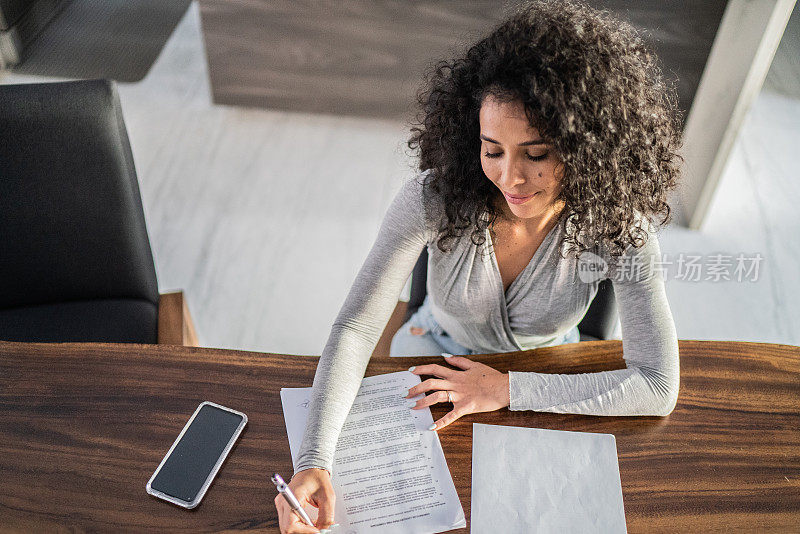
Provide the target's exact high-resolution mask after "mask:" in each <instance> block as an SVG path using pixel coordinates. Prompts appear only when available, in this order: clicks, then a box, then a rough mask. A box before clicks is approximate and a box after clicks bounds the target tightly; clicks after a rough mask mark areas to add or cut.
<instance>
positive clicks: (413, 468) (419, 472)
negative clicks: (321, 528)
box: [281, 371, 467, 534]
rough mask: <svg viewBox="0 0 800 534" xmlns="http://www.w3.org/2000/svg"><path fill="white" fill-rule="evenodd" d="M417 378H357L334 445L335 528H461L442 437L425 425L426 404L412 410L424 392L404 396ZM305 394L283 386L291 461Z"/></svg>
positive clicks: (347, 533) (403, 533) (347, 531)
mask: <svg viewBox="0 0 800 534" xmlns="http://www.w3.org/2000/svg"><path fill="white" fill-rule="evenodd" d="M419 383H420V378H419V376H417V375H415V374H413V373H410V372H408V371H400V372H397V373H389V374H385V375H378V376H371V377H367V378H365V379H364V380H363V381H362V382H361V388H360V389H359V390H358V395H357V396H356V398H355V400H354V401H353V406H352V408H351V410H350V413H349V414H348V416H347V419H346V420H345V423H344V427H343V428H342V432H341V434H340V436H339V441H338V442H337V444H336V454H335V456H334V463H333V473H332V482H333V488H334V491H335V492H336V509H335V511H334V521H335V522H336V523H339V524H340V526H339V527H337V528H336V529H334V531H333V532H337V533H342V534H366V533H370V532H380V533H385V534H395V533H396V534H434V533H436V532H445V531H448V530H452V529H455V528H463V527H465V526H466V524H467V523H466V519H465V517H464V510H463V508H462V507H461V501H460V500H459V498H458V494H457V493H456V489H455V486H454V485H453V479H452V477H451V476H450V470H449V469H448V467H447V463H446V461H445V458H444V453H443V452H442V445H441V443H440V442H439V436H438V434H437V433H436V432H435V431H431V430H428V427H430V426H431V425H432V424H433V417H432V416H431V411H430V408H423V409H421V410H411V409H410V406H411V404H412V403H411V401H412V400H418V399H420V398H422V397H423V395H418V396H417V397H414V398H413V399H405V398H403V397H404V396H405V395H406V393H408V389H409V388H411V387H413V386H414V385H416V384H419ZM310 398H311V388H283V389H281V402H282V403H283V417H284V420H285V421H286V432H287V434H288V437H289V448H290V450H291V454H292V463H293V464H294V465H297V454H298V451H299V450H300V443H301V441H302V439H303V431H304V430H305V426H306V419H307V417H308V405H309V401H310ZM308 511H309V512H312V510H308ZM313 511H316V510H313ZM312 517H315V516H313V515H312Z"/></svg>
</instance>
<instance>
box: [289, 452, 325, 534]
mask: <svg viewBox="0 0 800 534" xmlns="http://www.w3.org/2000/svg"><path fill="white" fill-rule="evenodd" d="M289 488H291V490H292V493H294V495H295V497H297V500H298V501H300V505H301V506H302V507H303V508H306V505H308V504H310V505H312V506H314V507H316V508H318V509H319V514H318V515H317V521H316V522H315V524H316V527H317V528H314V527H310V526H308V525H306V524H305V523H304V522H303V520H302V519H300V516H299V515H297V514H296V513H294V511H292V507H291V506H289V503H288V502H286V499H284V498H283V495H281V494H280V493H279V494H278V495H277V496H275V507H276V508H277V509H278V523H279V525H280V528H281V534H312V533H316V532H319V530H320V529H323V528H328V527H330V526H331V525H332V524H333V506H334V503H335V500H336V495H335V494H334V493H333V484H331V475H330V473H328V471H326V470H325V469H317V468H314V467H312V468H310V469H304V470H302V471H300V472H298V473H297V474H295V475H294V476H293V477H292V480H290V481H289Z"/></svg>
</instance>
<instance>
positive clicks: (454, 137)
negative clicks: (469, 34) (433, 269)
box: [407, 0, 683, 257]
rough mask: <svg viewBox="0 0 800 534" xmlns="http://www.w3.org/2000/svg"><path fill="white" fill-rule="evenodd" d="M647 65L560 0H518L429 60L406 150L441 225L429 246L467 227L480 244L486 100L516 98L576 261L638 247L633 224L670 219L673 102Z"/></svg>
mask: <svg viewBox="0 0 800 534" xmlns="http://www.w3.org/2000/svg"><path fill="white" fill-rule="evenodd" d="M657 63H658V60H657V58H656V56H655V55H654V54H653V53H652V52H650V51H649V50H648V49H647V48H646V47H645V44H644V42H643V40H642V38H641V37H640V36H639V34H638V32H637V30H636V29H635V28H634V27H633V26H631V25H630V24H628V23H625V22H622V21H620V20H618V19H616V18H615V17H613V16H612V15H611V14H610V13H609V12H608V11H605V10H603V11H601V10H597V9H594V8H592V7H590V6H588V5H586V4H583V3H580V2H574V1H569V0H565V1H558V2H552V1H534V2H529V3H526V4H524V5H523V6H521V7H520V8H519V9H518V10H517V11H516V12H515V13H514V14H513V15H512V16H511V18H509V19H508V20H506V21H505V22H503V23H502V24H500V25H499V26H497V27H496V28H495V29H494V30H493V31H492V32H491V33H490V34H489V35H488V36H487V37H485V38H483V39H481V40H480V41H479V42H478V43H476V44H474V45H473V46H471V47H470V48H469V49H468V50H467V51H466V54H464V55H463V56H462V57H458V58H456V59H454V60H452V61H440V62H438V63H436V64H435V65H433V66H432V68H431V70H430V71H429V72H428V74H427V75H426V83H425V84H424V85H423V87H422V88H421V89H420V91H419V92H418V94H417V99H418V104H419V106H420V112H419V114H418V115H417V117H416V122H414V123H413V124H412V128H411V137H410V139H409V141H408V143H407V144H408V147H409V148H410V149H411V150H412V153H413V152H415V151H418V152H419V170H420V171H426V170H428V169H430V170H431V172H430V173H429V174H430V176H429V179H428V180H427V181H426V184H425V191H426V195H425V197H426V200H427V201H428V202H426V204H427V205H429V206H436V208H435V209H436V210H437V217H436V219H437V220H439V221H441V222H440V228H439V238H438V241H437V242H438V246H439V248H440V250H442V251H447V250H449V246H448V245H447V243H448V242H450V241H451V240H452V239H454V238H456V237H460V236H461V235H463V232H464V231H465V230H468V229H469V228H472V235H471V239H472V242H473V243H475V244H476V245H482V244H483V243H484V242H485V240H486V238H485V230H486V228H487V227H489V226H490V225H492V224H493V223H494V221H495V219H497V218H498V217H502V213H501V212H500V209H499V208H498V207H497V204H496V203H495V201H496V198H497V197H498V196H499V194H500V193H499V191H497V190H496V188H495V187H494V185H493V184H492V183H491V182H490V181H489V180H488V179H487V178H486V176H484V174H483V170H482V168H481V162H480V139H479V134H480V123H479V120H478V116H479V111H480V108H481V104H482V102H483V100H484V98H486V97H487V96H492V97H494V98H496V99H497V100H498V101H501V102H509V101H517V100H519V101H521V102H522V104H523V105H524V108H525V113H526V116H527V118H528V121H529V123H530V125H531V126H533V127H535V128H537V129H538V130H539V133H540V134H541V136H542V137H543V138H545V139H546V140H547V141H548V142H550V143H552V144H553V148H554V149H555V151H556V154H557V156H558V160H559V162H560V163H559V167H560V170H561V171H562V174H561V176H562V178H561V180H562V192H561V194H560V196H559V197H558V199H557V200H563V201H564V209H565V210H566V211H565V212H562V213H565V215H566V216H567V219H566V220H567V222H568V223H569V224H567V233H566V236H565V241H566V242H567V245H568V246H567V249H568V250H569V251H571V252H573V253H575V256H576V257H577V256H579V255H580V254H581V253H582V252H583V251H584V250H588V249H590V248H591V247H595V246H597V245H598V244H601V243H602V244H604V245H605V247H606V249H607V250H608V251H609V252H610V253H611V254H612V255H614V256H619V255H621V254H622V253H623V252H624V249H625V248H626V247H628V246H629V245H632V246H633V247H635V248H639V247H641V246H643V245H644V243H645V242H646V240H647V233H646V231H645V229H644V228H642V226H641V225H642V224H643V223H644V222H645V219H646V221H649V222H650V223H653V224H656V218H657V217H658V216H659V215H660V216H661V220H660V223H661V224H666V223H668V222H669V221H670V219H671V214H670V208H669V205H668V204H667V194H668V192H669V190H671V189H674V188H675V187H676V185H677V180H678V176H679V173H680V169H679V167H680V162H679V160H680V161H681V162H682V161H683V158H681V156H680V155H679V154H678V153H677V150H678V149H679V148H680V145H681V116H680V112H679V111H678V108H677V95H676V92H675V88H674V85H673V84H672V83H668V82H667V81H665V79H664V78H663V76H662V74H661V69H660V67H659V66H658V64H657ZM431 201H432V202H431ZM637 212H638V213H639V214H640V215H641V218H640V219H639V221H638V223H639V224H637V215H636V213H637Z"/></svg>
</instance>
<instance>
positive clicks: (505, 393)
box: [499, 373, 511, 408]
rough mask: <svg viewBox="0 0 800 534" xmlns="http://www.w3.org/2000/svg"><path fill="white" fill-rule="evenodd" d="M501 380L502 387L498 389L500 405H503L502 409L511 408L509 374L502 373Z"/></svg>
mask: <svg viewBox="0 0 800 534" xmlns="http://www.w3.org/2000/svg"><path fill="white" fill-rule="evenodd" d="M502 379H503V387H502V388H500V391H501V392H502V396H501V398H500V399H499V400H500V403H501V404H502V405H503V408H506V407H508V406H511V374H510V373H502Z"/></svg>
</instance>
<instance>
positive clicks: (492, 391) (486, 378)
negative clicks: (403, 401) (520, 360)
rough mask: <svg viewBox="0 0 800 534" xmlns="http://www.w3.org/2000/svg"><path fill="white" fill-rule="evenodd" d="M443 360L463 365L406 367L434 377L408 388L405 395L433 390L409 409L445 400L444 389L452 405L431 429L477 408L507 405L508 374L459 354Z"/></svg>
mask: <svg viewBox="0 0 800 534" xmlns="http://www.w3.org/2000/svg"><path fill="white" fill-rule="evenodd" d="M445 361H446V362H447V363H449V364H451V365H454V366H456V367H459V368H461V369H463V371H459V370H457V369H451V368H449V367H443V366H441V365H436V364H429V365H418V366H416V367H412V368H411V369H409V370H410V371H411V372H412V373H414V374H415V375H432V376H435V377H436V378H429V379H427V380H423V381H422V382H420V383H419V384H417V385H416V386H414V387H412V388H411V389H409V390H408V395H406V398H407V399H408V398H411V397H415V396H417V395H419V394H420V393H426V392H429V391H432V392H433V393H430V394H429V395H427V396H426V397H425V398H422V399H420V400H418V401H417V404H416V405H415V406H413V407H412V408H411V409H412V410H419V409H421V408H425V407H426V406H431V405H433V404H436V403H437V402H448V399H447V392H448V391H449V392H450V398H451V399H452V402H453V409H452V410H451V411H450V412H448V413H447V414H446V415H445V416H444V417H442V418H441V419H439V420H438V421H436V422H435V423H434V426H435V428H434V429H433V430H441V429H442V428H444V427H446V426H447V425H449V424H450V423H452V422H453V421H455V420H456V419H458V418H459V417H461V416H462V415H467V414H470V413H478V412H491V411H494V410H499V409H500V408H505V407H506V406H508V405H509V403H510V400H509V393H508V374H507V373H501V372H500V371H497V370H495V369H492V368H491V367H489V366H488V365H484V364H482V363H479V362H473V361H472V360H468V359H467V358H464V357H462V356H450V357H447V358H445Z"/></svg>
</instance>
